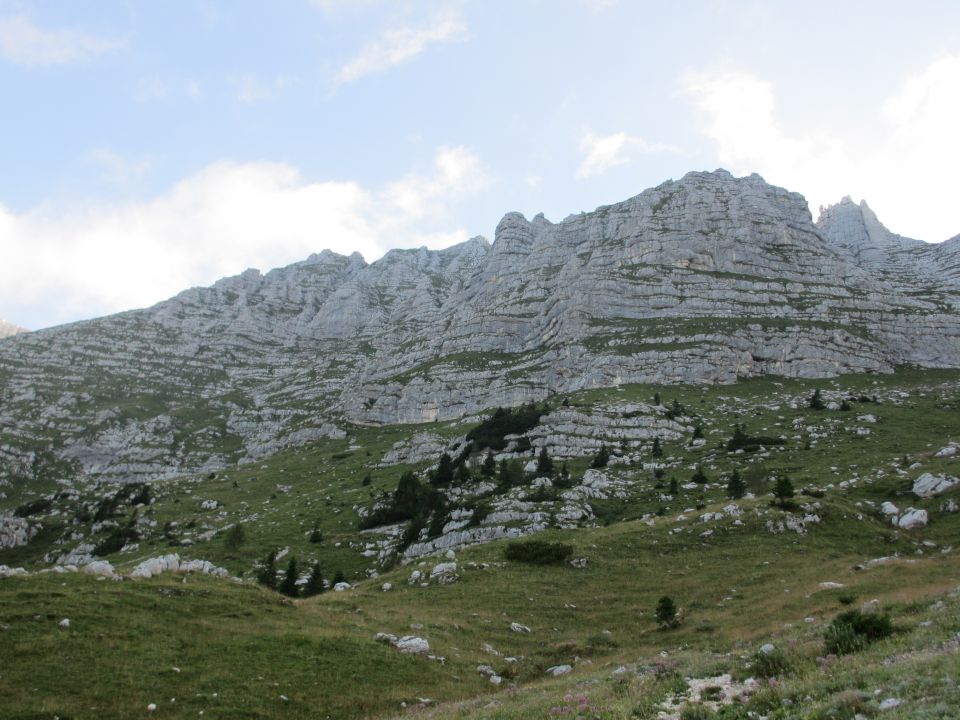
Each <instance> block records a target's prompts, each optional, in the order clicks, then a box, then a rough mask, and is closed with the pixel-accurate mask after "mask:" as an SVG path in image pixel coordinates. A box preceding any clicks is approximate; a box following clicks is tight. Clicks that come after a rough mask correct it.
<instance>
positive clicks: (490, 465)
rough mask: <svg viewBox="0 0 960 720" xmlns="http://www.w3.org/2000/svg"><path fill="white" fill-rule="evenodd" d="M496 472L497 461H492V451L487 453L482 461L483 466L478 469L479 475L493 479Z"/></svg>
mask: <svg viewBox="0 0 960 720" xmlns="http://www.w3.org/2000/svg"><path fill="white" fill-rule="evenodd" d="M496 472H497V461H496V460H494V459H493V451H492V450H488V451H487V457H485V458H484V460H483V465H482V466H481V467H480V474H481V475H483V476H485V477H493V476H494V474H495V473H496Z"/></svg>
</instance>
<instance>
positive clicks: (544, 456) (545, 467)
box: [537, 445, 553, 476]
mask: <svg viewBox="0 0 960 720" xmlns="http://www.w3.org/2000/svg"><path fill="white" fill-rule="evenodd" d="M537 474H538V475H546V476H550V475H553V460H551V459H550V455H549V454H548V453H547V446H546V445H544V446H543V447H542V448H541V449H540V456H539V457H538V458H537Z"/></svg>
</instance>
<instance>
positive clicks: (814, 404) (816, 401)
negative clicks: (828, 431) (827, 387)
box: [807, 388, 827, 410]
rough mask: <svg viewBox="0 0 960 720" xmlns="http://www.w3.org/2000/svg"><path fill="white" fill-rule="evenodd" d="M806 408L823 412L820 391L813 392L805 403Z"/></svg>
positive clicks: (823, 405)
mask: <svg viewBox="0 0 960 720" xmlns="http://www.w3.org/2000/svg"><path fill="white" fill-rule="evenodd" d="M807 406H808V407H809V408H810V409H811V410H825V409H826V407H827V406H826V404H825V403H824V402H823V397H822V396H821V395H820V389H819V388H818V389H816V390H814V391H813V395H811V396H810V399H809V400H808V401H807Z"/></svg>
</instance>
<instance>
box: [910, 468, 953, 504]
mask: <svg viewBox="0 0 960 720" xmlns="http://www.w3.org/2000/svg"><path fill="white" fill-rule="evenodd" d="M958 483H960V479H957V478H955V477H948V476H946V475H934V474H933V473H923V475H921V476H920V477H918V478H917V479H916V480H914V481H913V494H914V495H916V496H917V497H921V498H929V497H934V496H935V495H940V494H941V493H944V492H946V491H947V490H950V489H951V488H953V487H955V486H956V485H957V484H958Z"/></svg>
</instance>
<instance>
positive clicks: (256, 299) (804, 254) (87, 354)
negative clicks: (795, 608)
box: [0, 170, 960, 480]
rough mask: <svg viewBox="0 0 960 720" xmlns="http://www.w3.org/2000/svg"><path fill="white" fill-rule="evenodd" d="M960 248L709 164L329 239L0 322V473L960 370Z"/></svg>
mask: <svg viewBox="0 0 960 720" xmlns="http://www.w3.org/2000/svg"><path fill="white" fill-rule="evenodd" d="M958 247H960V245H958V244H957V243H948V244H943V245H941V246H928V245H925V244H923V243H918V241H912V240H908V239H905V238H900V237H899V236H896V235H893V234H892V233H889V231H887V230H886V228H884V227H883V225H882V224H881V223H880V222H879V220H878V219H876V216H875V215H874V214H873V213H872V212H871V211H869V208H867V207H866V206H865V205H863V204H861V205H855V204H854V203H852V201H850V202H846V201H844V202H841V203H839V204H838V205H836V206H831V208H829V209H828V210H827V211H826V212H825V213H824V215H823V216H822V217H821V218H820V222H819V224H818V225H815V224H814V223H813V222H812V219H811V216H810V212H809V209H808V207H807V203H806V201H805V200H804V198H803V196H801V195H799V194H797V193H794V192H790V191H788V190H785V189H783V188H778V187H775V186H773V185H770V184H768V183H767V182H765V181H764V180H763V178H761V177H760V176H759V175H750V176H747V177H742V178H736V177H734V176H733V175H731V174H730V173H728V172H726V171H723V170H718V171H715V172H691V173H688V174H686V175H684V176H683V177H682V178H681V179H679V180H671V181H668V182H665V183H662V184H661V185H659V186H657V187H655V188H651V189H649V190H645V191H644V192H642V193H640V194H639V195H636V196H634V197H632V198H629V199H627V200H624V201H622V202H619V203H615V204H612V205H606V206H601V207H598V208H597V209H596V210H594V211H592V212H589V213H579V214H575V215H570V216H568V217H567V218H565V219H564V220H562V221H561V222H558V223H553V222H550V221H549V220H547V219H546V218H545V217H543V216H542V215H538V216H535V217H534V218H533V219H532V220H527V219H526V218H525V217H524V216H523V215H522V214H520V213H507V214H506V215H504V217H503V219H502V220H501V221H500V223H499V224H498V226H497V230H496V235H495V238H494V242H493V243H492V244H491V243H488V242H487V241H486V240H485V239H483V238H480V237H477V238H473V239H471V240H469V241H467V242H464V243H460V244H458V245H455V246H453V247H450V248H447V249H444V250H428V249H426V248H417V249H410V250H393V251H391V252H388V253H387V254H386V255H385V256H384V257H382V258H380V259H379V260H377V261H375V262H372V263H369V264H368V263H367V262H366V261H364V259H363V258H362V257H361V256H360V255H359V254H356V253H354V254H353V255H351V256H344V255H339V254H336V253H332V252H329V251H324V252H321V253H318V254H316V255H312V256H311V257H310V258H308V259H307V260H305V261H302V262H299V263H294V264H292V265H289V266H287V267H284V268H278V269H275V270H271V271H269V272H267V273H265V274H263V273H260V272H259V271H256V270H250V271H247V272H244V273H242V274H240V275H237V276H235V277H232V278H225V279H223V280H221V281H219V282H217V283H215V284H214V285H213V286H211V287H207V288H192V289H190V290H186V291H184V292H182V293H180V294H179V295H177V296H176V297H174V298H171V299H170V300H166V301H164V302H162V303H159V304H157V305H156V306H154V307H152V308H148V309H146V310H138V311H131V312H127V313H122V314H119V315H114V316H110V317H106V318H102V319H99V320H94V321H89V322H84V323H75V324H73V325H69V326H64V327H60V328H52V329H49V330H44V331H38V332H35V333H30V334H27V335H22V336H17V337H14V338H11V339H9V340H6V341H4V342H3V343H2V344H0V388H3V397H2V401H3V402H2V403H0V479H3V478H4V477H6V478H10V477H32V476H34V475H35V474H36V473H38V472H41V470H40V468H56V467H69V468H70V471H71V472H76V473H83V474H90V475H101V476H104V477H113V478H120V479H128V480H129V479H138V478H146V479H149V478H154V477H163V476H166V475H173V474H178V473H180V472H183V471H184V470H187V469H199V468H209V467H219V466H222V465H223V464H225V463H230V462H235V461H238V460H252V459H254V458H258V457H261V456H264V455H267V454H269V453H272V452H274V451H276V450H277V449H278V448H280V447H283V446H285V445H289V444H298V443H303V442H307V441H309V440H311V439H314V438H317V437H321V436H331V435H334V436H336V435H338V434H342V433H343V432H344V427H345V426H346V423H364V424H376V423H395V422H425V421H433V420H442V419H447V418H455V417H461V416H464V415H469V414H472V413H476V412H478V411H481V410H484V409H486V408H489V407H493V406H496V405H516V404H518V403H522V402H526V401H529V400H534V399H542V398H545V397H548V396H551V395H553V394H556V393H564V392H570V391H574V390H578V389H583V388H590V387H604V386H614V385H618V384H621V383H729V382H733V381H735V380H737V379H738V378H743V377H750V376H756V375H764V374H776V375H782V376H788V377H827V376H833V375H837V374H840V373H853V372H889V371H891V370H892V369H893V368H894V367H895V366H896V365H900V364H904V363H912V364H916V365H921V366H926V367H958V366H960V315H958V307H960V281H958V278H960V262H958V261H957V260H958V258H957V252H958V250H957V248H958ZM37 398H44V401H43V402H37ZM14 429H15V430H14ZM54 441H56V444H55V443H54ZM44 454H45V455H44ZM58 464H59V465H58Z"/></svg>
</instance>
